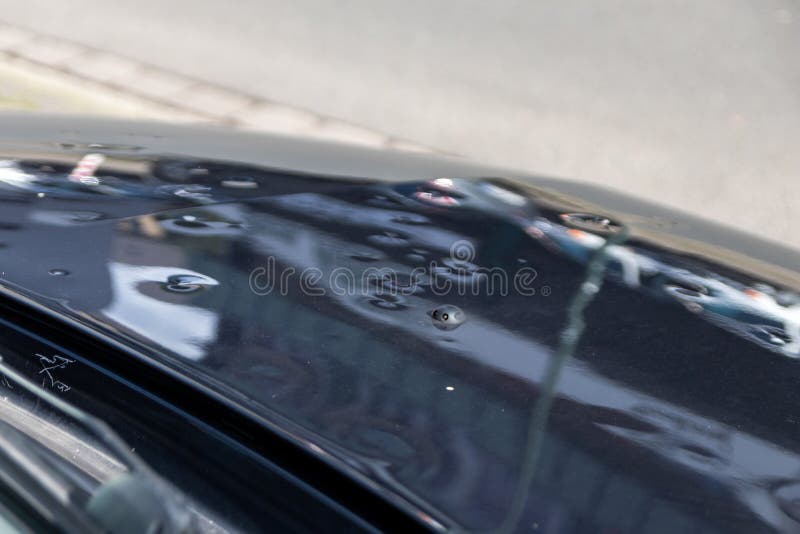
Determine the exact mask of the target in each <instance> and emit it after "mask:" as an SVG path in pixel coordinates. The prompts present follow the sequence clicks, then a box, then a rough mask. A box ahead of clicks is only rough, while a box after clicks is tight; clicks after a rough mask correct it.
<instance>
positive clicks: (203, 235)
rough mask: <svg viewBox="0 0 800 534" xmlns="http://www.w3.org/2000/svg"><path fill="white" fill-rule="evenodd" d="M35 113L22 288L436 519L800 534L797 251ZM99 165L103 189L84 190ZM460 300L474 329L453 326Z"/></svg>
mask: <svg viewBox="0 0 800 534" xmlns="http://www.w3.org/2000/svg"><path fill="white" fill-rule="evenodd" d="M15 120H16V122H13V121H12V123H11V127H9V128H7V129H6V131H5V132H4V133H3V135H2V136H1V137H0V243H2V244H3V247H2V248H0V271H2V273H1V274H0V281H1V282H2V285H3V288H4V292H5V294H6V295H7V296H10V297H12V298H19V299H27V300H28V301H30V302H34V303H36V304H37V305H39V306H43V307H45V308H47V309H49V310H51V311H53V312H55V313H57V314H58V315H59V316H62V317H64V318H67V319H69V320H70V321H73V322H75V323H79V324H81V325H83V326H84V327H86V328H87V329H88V330H89V331H92V332H97V333H98V334H101V335H103V336H107V337H109V338H112V339H114V340H115V341H116V342H118V343H120V344H121V345H124V346H129V347H131V348H133V349H135V350H137V351H138V352H139V353H140V354H143V355H145V357H146V358H148V359H152V361H153V362H154V363H157V364H159V365H165V366H167V367H169V368H170V369H174V370H176V371H177V372H179V373H181V374H184V375H186V376H190V377H192V379H193V380H197V381H198V382H199V383H202V384H204V385H205V386H206V387H209V388H211V389H213V390H214V391H216V392H218V393H220V394H221V395H223V396H224V397H226V398H228V399H230V400H232V401H233V402H234V403H236V404H237V405H239V406H241V407H243V408H244V409H247V410H250V411H252V412H253V413H256V414H258V416H260V417H263V418H264V420H266V421H269V422H270V424H272V425H274V426H275V427H276V428H279V429H281V430H282V431H283V432H284V433H285V435H286V436H287V438H288V439H292V440H295V442H296V443H297V444H298V445H299V446H302V447H305V448H306V449H307V450H309V451H311V452H312V453H314V454H316V455H318V456H319V457H320V458H323V459H324V460H325V461H327V462H330V463H331V464H332V465H334V466H336V467H337V468H338V469H340V470H342V471H343V472H345V473H349V474H351V475H352V476H353V477H355V478H356V479H358V480H361V481H362V482H364V483H365V484H368V485H369V486H370V487H371V488H373V489H374V490H375V491H378V492H381V493H382V494H383V495H384V496H385V497H386V498H387V499H389V500H390V501H391V502H394V503H396V504H397V505H398V506H401V507H402V508H403V509H404V510H406V511H408V512H410V513H414V514H417V515H418V516H420V517H423V518H424V521H425V522H426V523H427V524H428V526H430V527H432V528H450V527H463V528H467V529H470V530H495V529H497V528H498V527H499V526H501V525H504V526H508V523H509V516H510V515H512V516H513V515H515V512H514V511H513V510H512V508H513V506H512V503H514V502H515V501H517V500H520V501H521V502H523V507H522V509H521V510H519V511H518V512H517V513H516V515H517V517H512V519H513V521H511V523H512V524H511V525H510V528H512V529H517V530H520V531H522V530H526V529H527V528H528V527H529V526H530V525H537V527H536V528H541V529H542V531H544V532H583V531H589V530H592V531H599V530H600V529H602V528H605V529H609V530H608V531H632V532H661V531H670V532H677V531H684V530H686V531H688V530H690V529H694V531H696V532H745V531H765V532H768V531H774V532H795V531H798V529H800V523H798V522H797V518H798V517H800V510H799V509H798V508H797V504H796V500H795V499H794V497H793V495H794V489H793V488H795V487H796V486H797V485H798V484H800V432H798V430H797V428H798V427H797V421H798V420H800V414H799V413H798V409H797V406H798V402H797V400H798V388H797V384H798V383H800V382H799V381H798V379H800V367H798V365H800V362H798V361H797V358H798V357H800V299H798V298H797V295H798V289H799V288H800V273H798V270H797V268H798V266H800V259H799V258H800V254H798V253H797V251H792V250H789V249H784V248H781V247H780V246H778V245H775V244H771V243H769V242H767V241H764V240H759V239H758V238H756V237H753V236H747V235H744V234H741V233H737V232H733V231H729V230H727V229H725V228H722V227H719V226H717V225H713V224H709V223H705V222H703V221H701V220H699V219H696V218H693V217H689V216H686V215H685V214H680V213H675V212H671V211H668V210H665V209H663V208H659V207H656V206H653V205H651V204H648V203H644V202H639V201H636V200H635V199H630V198H628V197H625V196H624V195H615V194H612V193H609V192H606V191H603V190H598V189H596V188H590V187H587V186H582V185H576V184H571V183H568V182H561V181H558V180H553V179H547V178H541V177H536V176H530V175H526V174H521V173H515V172H511V171H505V170H498V169H491V168H484V167H480V166H472V165H470V164H468V163H465V162H461V161H456V160H448V159H446V158H431V157H424V156H417V155H408V154H400V153H396V154H387V153H379V152H372V151H366V150H364V151H361V150H357V149H353V148H348V147H336V146H332V145H323V144H317V143H301V142H299V141H291V140H286V139H280V138H270V137H258V136H246V135H237V134H230V133H227V132H224V131H215V130H207V131H206V130H190V129H186V130H183V129H180V128H175V127H159V126H154V125H150V126H132V125H127V124H122V123H111V122H108V123H106V122H91V121H79V120H75V121H73V122H69V120H67V119H60V120H56V121H54V122H51V123H48V122H46V121H41V122H38V123H37V122H33V123H30V122H26V121H24V120H22V119H15ZM14 126H16V127H18V129H19V133H18V137H12V135H11V134H10V133H9V132H10V131H14V128H13V127H14ZM159 128H161V129H160V130H159ZM159 131H162V132H165V133H162V134H158V133H157V132H159ZM143 132H144V133H143ZM89 154H102V156H103V161H102V163H101V164H100V165H99V167H98V168H97V169H96V170H94V171H93V172H92V176H93V177H95V178H97V180H91V181H88V182H86V183H82V182H80V181H79V180H78V181H75V180H70V179H69V176H70V175H71V174H72V173H73V171H74V169H75V168H76V166H78V165H79V164H80V162H81V161H82V158H84V157H86V156H87V155H89ZM585 214H591V215H593V216H597V217H599V218H601V219H604V218H606V219H607V221H610V222H613V225H617V226H618V227H619V228H624V231H625V239H621V240H619V241H618V242H617V241H615V242H613V243H611V242H609V241H610V240H611V239H613V238H612V237H611V236H614V235H617V234H616V231H618V228H617V230H613V229H612V230H613V231H612V230H609V227H608V225H604V224H598V223H597V221H596V220H592V219H591V218H586V217H584V218H583V219H581V217H583V215H585ZM571 215H572V216H571ZM581 220H583V221H584V223H583V224H581V223H580V221H581ZM576 221H578V222H577V223H576ZM598 253H601V254H604V256H603V260H604V261H602V262H600V263H598V265H599V266H600V268H601V269H602V273H601V274H602V278H604V279H605V283H603V284H602V285H597V286H592V287H588V288H587V286H586V281H587V279H588V276H589V273H588V272H587V265H589V264H590V262H591V261H592V259H593V258H596V257H597V255H598ZM587 291H588V292H589V293H591V294H592V295H591V297H592V300H591V303H590V304H589V305H588V307H587V308H586V310H585V311H584V313H583V320H584V322H585V330H583V332H582V335H580V337H579V339H577V344H576V347H577V348H576V349H575V350H574V351H570V353H569V354H567V356H568V357H567V358H566V359H564V360H563V361H561V360H558V358H557V355H558V354H559V351H560V350H561V349H562V348H563V346H564V339H565V336H568V335H570V333H571V332H577V331H578V330H573V329H574V328H575V326H576V325H575V324H573V322H572V318H571V315H570V310H571V306H572V305H573V304H574V302H575V300H576V298H577V297H578V295H581V294H584V293H585V292H587ZM444 305H448V306H456V307H458V308H459V309H460V310H462V311H463V313H464V316H465V317H466V319H465V320H464V322H463V324H461V325H459V326H458V327H457V328H454V329H452V330H447V331H444V330H442V329H439V328H437V327H436V325H435V324H433V322H432V321H431V317H430V313H431V310H433V309H435V308H437V307H439V306H444ZM556 364H557V365H559V369H558V371H559V372H558V374H557V376H558V381H557V382H556V383H555V386H554V387H553V388H550V387H549V385H548V383H547V377H548V376H549V375H550V374H551V373H552V366H553V365H556ZM60 393H61V394H63V395H65V398H67V397H69V395H70V394H71V392H70V391H62V392H60ZM544 398H550V399H551V400H552V406H551V407H550V408H549V410H547V417H546V418H545V419H544V420H540V419H537V417H536V415H535V414H536V406H537V402H540V401H541V400H542V399H544ZM535 425H539V426H538V427H536V426H535ZM531 430H532V431H533V432H531ZM531 435H535V436H539V437H537V438H535V439H534V440H533V441H534V442H535V443H532V442H531V439H530V438H529V436H531ZM533 450H537V451H538V453H537V454H539V457H538V458H537V459H535V461H534V462H531V461H530V460H531V458H530V457H531V454H532V451H533ZM531 463H532V464H533V467H534V472H533V473H532V483H531V484H530V485H528V484H522V485H521V484H520V481H523V482H524V481H525V478H524V476H523V475H524V473H523V471H524V469H523V467H524V466H526V465H528V464H531ZM523 486H524V487H523ZM520 495H521V496H520ZM612 529H617V530H612ZM663 529H666V530H663Z"/></svg>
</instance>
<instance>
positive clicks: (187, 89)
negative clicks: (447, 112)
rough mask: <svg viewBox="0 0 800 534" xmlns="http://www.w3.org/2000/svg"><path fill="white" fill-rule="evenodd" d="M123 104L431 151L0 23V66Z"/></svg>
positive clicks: (193, 118)
mask: <svg viewBox="0 0 800 534" xmlns="http://www.w3.org/2000/svg"><path fill="white" fill-rule="evenodd" d="M2 59H5V60H6V61H9V62H13V63H16V64H18V65H20V66H22V67H28V68H32V69H36V70H39V71H42V70H46V71H48V72H49V73H50V74H52V75H57V76H59V77H61V78H68V79H70V80H72V81H74V82H77V83H81V84H82V85H83V86H87V83H88V87H87V89H88V91H89V92H90V93H94V92H97V93H104V92H105V93H108V94H112V95H113V96H115V97H120V96H123V97H128V98H132V99H134V100H136V101H138V102H141V103H143V104H146V105H148V106H149V107H152V108H155V109H156V110H157V111H161V112H163V115H164V116H165V118H167V119H170V120H174V119H177V120H181V121H190V122H211V123H216V124H224V125H228V126H234V127H238V128H242V129H247V130H254V131H260V132H266V133H274V134H280V135H291V136H302V137H306V138H313V139H319V140H327V141H336V142H342V143H349V144H355V145H361V146H367V147H373V148H383V149H386V148H388V149H392V150H400V151H406V152H419V153H437V152H439V151H437V150H434V149H431V148H428V147H425V146H423V145H419V144H416V143H413V142H410V141H406V140H402V139H397V138H394V137H391V136H388V135H385V134H383V133H380V132H376V131H373V130H370V129H368V128H364V127H361V126H358V125H355V124H351V123H348V122H346V121H341V120H338V119H335V118H332V117H326V116H322V115H318V114H315V113H313V112H311V111H307V110H303V109H300V108H295V107H292V106H287V105H284V104H280V103H278V102H274V101H271V100H268V99H264V98H259V97H254V96H251V95H246V94H242V93H239V92H236V91H232V90H230V89H227V88H224V87H220V86H217V85H214V84H210V83H207V82H203V81H200V80H197V79H194V78H190V77H187V76H182V75H178V74H175V73H172V72H169V71H166V70H164V69H160V68H158V67H154V66H152V65H147V64H145V63H142V62H139V61H135V60H132V59H128V58H126V57H122V56H119V55H116V54H111V53H108V52H104V51H102V50H97V49H94V48H91V47H88V46H84V45H80V44H76V43H73V42H70V41H66V40H63V39H58V38H53V37H49V36H44V35H38V34H36V33H34V32H32V31H29V30H26V29H22V28H19V27H17V26H12V25H10V24H7V23H4V22H0V60H2Z"/></svg>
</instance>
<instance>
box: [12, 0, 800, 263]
mask: <svg viewBox="0 0 800 534" xmlns="http://www.w3.org/2000/svg"><path fill="white" fill-rule="evenodd" d="M0 8H2V11H0V19H2V20H5V21H7V22H10V23H13V24H17V25H20V26H22V27H28V28H35V29H36V30H37V31H39V32H43V33H47V34H51V35H55V36H59V37H62V38H65V39H70V40H73V41H76V42H79V43H83V44H86V45H90V46H93V47H96V48H98V49H101V50H107V51H110V52H113V53H116V54H122V55H124V56H128V57H131V58H134V59H137V60H140V61H142V62H145V63H148V64H151V65H155V66H158V67H162V68H164V69H166V70H167V71H170V72H177V73H180V74H184V75H188V76H192V77H194V78H198V79H201V80H206V81H209V82H213V83H214V84H217V85H219V86H222V87H227V88H233V89H234V90H236V91H238V92H241V93H243V94H246V95H251V96H254V97H262V98H268V99H270V100H272V101H277V102H281V103H285V104H288V105H291V106H295V107H297V108H301V109H305V110H309V111H311V112H314V113H317V114H322V115H325V116H331V117H338V118H340V119H344V120H346V121H349V122H351V123H355V124H358V125H361V126H364V127H366V128H367V129H368V130H369V131H377V132H381V133H383V134H386V135H389V136H393V137H398V138H403V139H412V140H414V141H416V142H419V143H421V144H423V145H427V146H432V147H435V148H438V149H442V150H445V151H449V152H455V153H461V154H465V155H468V156H469V157H470V158H473V159H477V160H481V161H484V162H487V163H494V164H501V165H504V166H511V167H520V168H524V169H526V170H530V171H536V172H541V173H545V174H551V175H555V176H562V177H568V178H571V179H578V180H582V181H588V182H595V183H602V184H605V185H608V186H611V187H615V188H619V189H622V190H625V191H627V192H630V193H633V194H636V195H640V196H644V197H647V198H650V199H653V200H656V201H659V202H662V203H665V204H668V205H671V206H679V207H681V208H683V209H686V210H688V211H691V212H693V213H696V214H700V215H703V216H705V217H708V218H711V219H714V220H717V221H721V222H724V223H727V224H730V225H732V226H735V227H738V228H740V229H743V230H745V231H751V232H753V231H762V230H764V231H766V232H767V234H768V235H769V236H770V237H771V238H773V239H775V240H778V241H782V242H784V243H786V244H789V245H791V246H795V247H798V248H800V232H797V231H796V229H797V228H798V227H800V224H798V223H799V222H800V209H798V208H799V207H800V180H798V177H797V174H798V170H800V150H798V147H800V97H799V96H798V95H800V91H799V90H798V89H800V61H798V52H800V31H798V30H799V29H800V6H798V4H797V3H796V2H794V1H792V0H758V1H755V0H753V1H745V0H704V1H702V2H697V1H694V0H672V1H667V2H664V1H660V0H637V1H633V0H630V1H622V0H607V1H603V2H584V1H580V2H579V1H567V2H527V1H526V2H510V1H498V2H483V1H478V0H460V1H457V2H456V1H454V0H447V1H441V2H422V1H407V2H375V1H373V0H347V1H340V2H327V1H322V0H295V1H293V2H278V1H276V0H240V1H238V2H235V3H232V2H223V1H221V0H205V1H190V0H172V1H171V2H163V1H162V0H140V1H138V2H125V3H121V2H120V3H113V2H101V1H100V0H69V1H60V2H52V1H47V0H27V1H26V2H11V1H10V0H1V1H0ZM61 53H62V54H68V53H69V51H68V50H65V51H61Z"/></svg>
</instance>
